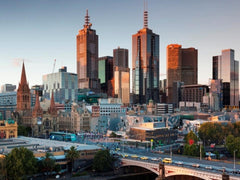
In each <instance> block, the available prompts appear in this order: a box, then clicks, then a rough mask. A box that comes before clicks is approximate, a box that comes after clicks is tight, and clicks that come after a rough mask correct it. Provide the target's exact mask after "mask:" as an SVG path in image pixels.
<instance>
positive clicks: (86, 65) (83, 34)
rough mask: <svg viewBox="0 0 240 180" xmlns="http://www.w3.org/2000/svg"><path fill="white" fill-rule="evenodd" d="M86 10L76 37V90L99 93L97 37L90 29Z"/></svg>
mask: <svg viewBox="0 0 240 180" xmlns="http://www.w3.org/2000/svg"><path fill="white" fill-rule="evenodd" d="M91 26H92V24H91V23H90V22H89V16H88V10H87V13H86V16H85V24H84V28H83V29H81V30H80V31H79V34H78V35H77V75H78V88H80V89H90V90H92V91H94V92H99V91H100V82H99V79H98V35H96V31H95V30H93V29H91Z"/></svg>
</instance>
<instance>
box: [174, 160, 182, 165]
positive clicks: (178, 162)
mask: <svg viewBox="0 0 240 180" xmlns="http://www.w3.org/2000/svg"><path fill="white" fill-rule="evenodd" d="M175 163H176V164H177V165H183V162H182V161H176V162H175Z"/></svg>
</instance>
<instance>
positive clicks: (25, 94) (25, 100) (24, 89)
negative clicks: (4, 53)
mask: <svg viewBox="0 0 240 180" xmlns="http://www.w3.org/2000/svg"><path fill="white" fill-rule="evenodd" d="M30 109H31V94H30V89H29V86H28V83H27V77H26V72H25V66H24V62H23V65H22V74H21V80H20V82H19V86H18V90H17V110H18V111H23V110H24V111H26V110H30Z"/></svg>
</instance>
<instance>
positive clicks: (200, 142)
mask: <svg viewBox="0 0 240 180" xmlns="http://www.w3.org/2000/svg"><path fill="white" fill-rule="evenodd" d="M202 143H203V142H202V141H199V142H198V144H199V146H200V149H199V150H200V155H199V156H200V161H201V160H202Z"/></svg>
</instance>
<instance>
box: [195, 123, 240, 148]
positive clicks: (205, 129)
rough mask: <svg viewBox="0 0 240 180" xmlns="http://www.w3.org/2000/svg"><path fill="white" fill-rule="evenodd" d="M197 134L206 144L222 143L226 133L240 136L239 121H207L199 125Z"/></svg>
mask: <svg viewBox="0 0 240 180" xmlns="http://www.w3.org/2000/svg"><path fill="white" fill-rule="evenodd" d="M198 134H199V137H200V139H201V140H202V141H203V142H204V144H206V145H210V144H211V143H216V144H224V142H225V139H226V137H227V136H228V135H230V134H232V135H234V136H240V123H239V122H237V123H233V124H232V123H227V124H221V123H219V122H207V123H204V124H202V125H201V127H200V129H199V132H198Z"/></svg>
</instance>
